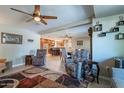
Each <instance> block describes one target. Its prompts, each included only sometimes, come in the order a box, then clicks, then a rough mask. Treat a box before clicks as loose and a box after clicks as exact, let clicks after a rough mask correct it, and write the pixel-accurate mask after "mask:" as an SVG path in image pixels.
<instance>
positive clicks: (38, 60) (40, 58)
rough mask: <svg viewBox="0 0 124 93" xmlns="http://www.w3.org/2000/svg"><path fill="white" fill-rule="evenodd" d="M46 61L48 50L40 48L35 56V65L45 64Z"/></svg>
mask: <svg viewBox="0 0 124 93" xmlns="http://www.w3.org/2000/svg"><path fill="white" fill-rule="evenodd" d="M45 61H46V50H45V49H38V50H37V55H36V56H34V57H33V65H35V66H43V65H45Z"/></svg>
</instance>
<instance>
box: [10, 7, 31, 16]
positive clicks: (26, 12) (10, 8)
mask: <svg viewBox="0 0 124 93" xmlns="http://www.w3.org/2000/svg"><path fill="white" fill-rule="evenodd" d="M10 9H11V10H14V11H17V12H20V13H23V14H27V15H30V16H32V14H30V13H27V12H24V11H21V10H18V9H14V8H10Z"/></svg>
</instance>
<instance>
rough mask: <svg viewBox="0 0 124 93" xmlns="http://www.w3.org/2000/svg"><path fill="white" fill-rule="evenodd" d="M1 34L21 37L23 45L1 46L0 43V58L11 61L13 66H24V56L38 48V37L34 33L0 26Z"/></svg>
mask: <svg viewBox="0 0 124 93" xmlns="http://www.w3.org/2000/svg"><path fill="white" fill-rule="evenodd" d="M1 32H7V33H14V34H20V35H23V44H1V42H0V58H6V59H7V61H12V62H13V66H17V65H22V64H24V56H25V55H27V54H29V52H30V50H36V49H38V48H40V35H38V34H36V33H35V32H32V31H29V30H24V29H21V28H18V27H12V26H5V25H4V26H0V33H1ZM0 39H1V35H0ZM27 39H33V40H34V41H33V42H28V41H27ZM0 41H1V40H0Z"/></svg>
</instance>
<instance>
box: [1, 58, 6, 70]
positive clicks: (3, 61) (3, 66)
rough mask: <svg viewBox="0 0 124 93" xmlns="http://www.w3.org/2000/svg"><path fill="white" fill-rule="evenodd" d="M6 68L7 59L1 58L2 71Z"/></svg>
mask: <svg viewBox="0 0 124 93" xmlns="http://www.w3.org/2000/svg"><path fill="white" fill-rule="evenodd" d="M5 69H6V59H0V72H3V71H4V70H5Z"/></svg>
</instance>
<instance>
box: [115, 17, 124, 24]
mask: <svg viewBox="0 0 124 93" xmlns="http://www.w3.org/2000/svg"><path fill="white" fill-rule="evenodd" d="M116 25H117V26H122V25H124V19H123V16H119V21H118V22H117V23H116Z"/></svg>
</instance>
